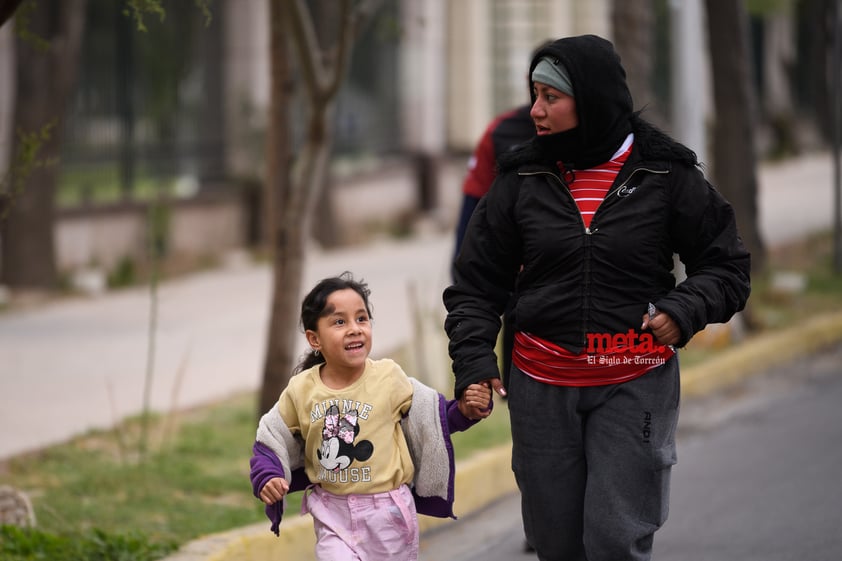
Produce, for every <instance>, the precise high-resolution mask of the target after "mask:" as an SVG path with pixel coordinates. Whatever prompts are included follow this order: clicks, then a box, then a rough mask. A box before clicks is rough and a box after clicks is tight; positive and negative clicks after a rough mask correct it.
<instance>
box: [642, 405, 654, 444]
mask: <svg viewBox="0 0 842 561" xmlns="http://www.w3.org/2000/svg"><path fill="white" fill-rule="evenodd" d="M650 436H652V413H650V412H649V411H644V412H643V443H644V444H648V443H649V437H650Z"/></svg>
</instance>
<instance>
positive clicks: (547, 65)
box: [532, 56, 574, 97]
mask: <svg viewBox="0 0 842 561" xmlns="http://www.w3.org/2000/svg"><path fill="white" fill-rule="evenodd" d="M532 81H533V82H541V83H542V84H547V85H548V86H550V87H553V88H555V89H557V90H558V91H560V92H561V93H565V94H567V95H569V96H571V97H574V96H573V84H571V83H570V77H569V76H567V71H566V70H565V69H564V67H563V66H562V65H561V63H560V62H558V59H555V58H551V57H548V56H545V57H541V60H539V61H538V64H536V65H535V70H533V71H532Z"/></svg>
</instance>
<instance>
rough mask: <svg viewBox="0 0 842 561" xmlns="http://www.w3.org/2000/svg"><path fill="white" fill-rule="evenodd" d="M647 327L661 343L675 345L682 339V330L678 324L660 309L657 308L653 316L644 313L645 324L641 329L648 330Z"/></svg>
mask: <svg viewBox="0 0 842 561" xmlns="http://www.w3.org/2000/svg"><path fill="white" fill-rule="evenodd" d="M647 328H648V329H650V330H651V331H652V334H653V335H654V336H655V339H657V341H658V343H660V344H661V345H675V344H676V343H678V341H679V340H680V339H681V330H680V329H679V328H678V324H676V323H675V321H673V319H672V318H671V317H670V316H668V315H667V314H666V313H664V312H661V311H660V310H655V313H654V314H653V315H652V316H651V317H650V316H649V314H643V324H642V325H641V326H640V329H641V330H646V329H647Z"/></svg>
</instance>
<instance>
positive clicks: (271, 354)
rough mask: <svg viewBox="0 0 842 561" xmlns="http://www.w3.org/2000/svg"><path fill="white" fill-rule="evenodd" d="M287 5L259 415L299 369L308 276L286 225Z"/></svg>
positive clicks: (270, 168)
mask: <svg viewBox="0 0 842 561" xmlns="http://www.w3.org/2000/svg"><path fill="white" fill-rule="evenodd" d="M284 17H287V15H286V13H285V11H284V9H283V6H282V5H281V3H280V2H278V1H277V0H275V1H270V2H269V28H270V36H269V45H270V47H269V48H270V56H269V59H270V65H271V66H270V73H271V76H270V88H271V90H270V92H271V93H270V100H269V124H268V125H269V126H268V140H267V152H266V162H267V171H266V185H265V188H264V194H265V197H264V205H265V206H264V221H263V222H264V227H265V233H264V240H265V242H266V245H267V248H268V249H270V250H271V251H273V255H272V256H273V285H272V304H271V313H270V320H269V333H268V338H267V341H266V357H265V360H264V364H263V383H262V385H261V390H260V394H259V396H258V415H260V414H262V413H264V412H266V411H268V410H269V408H270V407H271V406H272V405H273V404H274V403H275V402H276V401H277V400H278V396H279V395H280V393H281V390H282V389H283V388H284V387H286V384H287V381H288V380H289V376H290V374H291V368H292V365H293V364H294V360H295V357H294V356H293V353H294V351H293V349H295V336H296V330H295V325H296V322H295V320H294V318H296V317H297V309H296V308H297V306H298V296H299V293H300V288H301V276H302V272H303V268H304V267H303V259H304V256H303V241H302V239H301V230H300V225H299V224H298V223H297V221H296V219H295V216H292V217H291V218H292V221H288V220H283V217H284V211H285V208H286V207H287V205H288V204H289V198H290V197H289V194H290V189H291V186H290V180H291V174H290V167H291V165H292V155H291V152H290V123H289V111H288V107H289V100H290V98H291V92H290V89H291V87H292V86H291V80H290V72H289V52H288V48H289V45H288V43H287V40H286V37H285V34H284Z"/></svg>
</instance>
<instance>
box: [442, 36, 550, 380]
mask: <svg viewBox="0 0 842 561" xmlns="http://www.w3.org/2000/svg"><path fill="white" fill-rule="evenodd" d="M551 42H552V41H544V42H543V43H541V44H540V45H538V46H537V47H535V49H534V50H533V51H532V55H531V56H532V57H534V56H535V54H536V53H537V52H538V50H539V49H541V48H543V47H546V46H547V45H549V44H550V43H551ZM527 86H528V88H527V91H531V89H532V80H531V78H529V77H527ZM531 110H532V105H531V104H529V103H524V104H523V105H520V106H518V107H515V108H512V109H509V110H507V111H504V112H503V113H501V114H499V115H497V116H496V117H494V119H492V121H491V122H490V123H489V124H488V125H487V126H486V127H485V131H484V132H483V134H482V137H480V140H479V142H478V143H477V145H476V147H475V148H474V151H473V153H472V154H471V158H470V159H469V160H468V173H467V174H466V175H465V179H464V180H463V181H462V206H461V209H460V211H459V221H458V222H457V224H456V243H455V248H454V251H453V260H454V261H455V260H456V257H457V256H458V255H459V250H460V248H461V247H462V240H463V239H464V238H465V231H466V230H467V228H468V221H469V220H470V219H471V215H472V214H473V213H474V209H475V208H476V207H477V204H478V203H479V200H480V199H481V198H482V197H483V196H485V194H486V193H488V189H489V188H491V184H492V183H493V182H494V178H495V177H497V158H498V156H500V154H504V153H505V152H508V151H509V150H511V149H513V148H514V147H516V146H518V145H520V144H522V143H524V142H527V141H528V140H531V139H532V137H533V136H535V123H533V122H532V116H531V115H530V111H531ZM511 312H512V310H511V308H507V309H506V310H505V312H504V313H503V328H502V341H501V346H502V352H503V356H502V359H501V362H500V376H501V379H502V381H503V386H504V387H505V386H506V385H507V383H508V379H509V378H508V375H507V374H508V372H509V368H510V367H511V364H512V346H513V345H514V337H515V333H514V330H513V329H512V327H511V326H512V321H513V319H512V318H511Z"/></svg>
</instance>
